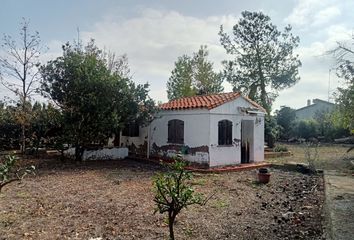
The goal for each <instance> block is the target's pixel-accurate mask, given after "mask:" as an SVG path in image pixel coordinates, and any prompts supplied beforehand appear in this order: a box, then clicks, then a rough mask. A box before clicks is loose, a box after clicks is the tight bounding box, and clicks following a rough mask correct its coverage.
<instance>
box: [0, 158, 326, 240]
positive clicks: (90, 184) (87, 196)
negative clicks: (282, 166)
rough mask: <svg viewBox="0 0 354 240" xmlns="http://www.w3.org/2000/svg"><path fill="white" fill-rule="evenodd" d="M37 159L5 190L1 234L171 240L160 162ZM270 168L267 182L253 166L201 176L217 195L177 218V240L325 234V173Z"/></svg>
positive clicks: (197, 181) (204, 187) (197, 184)
mask: <svg viewBox="0 0 354 240" xmlns="http://www.w3.org/2000/svg"><path fill="white" fill-rule="evenodd" d="M34 163H35V164H36V165H37V166H38V174H37V175H36V176H35V177H30V178H26V179H25V180H24V181H23V182H22V183H21V184H16V183H14V184H12V185H8V186H6V187H5V188H4V189H3V193H2V194H1V195H0V239H90V238H99V237H101V238H102V239H168V227H167V224H166V218H165V216H163V215H160V214H158V213H156V214H154V209H155V206H154V202H153V192H152V190H151V189H152V180H151V178H152V176H153V175H154V174H155V173H156V172H159V171H161V168H160V167H159V166H156V165H152V164H147V163H140V162H135V161H132V160H130V161H129V160H124V161H103V162H89V163H84V164H81V165H79V166H76V165H70V164H65V165H64V166H62V164H61V163H59V162H55V161H54V160H50V161H47V162H45V161H42V160H40V162H38V161H34ZM271 172H272V176H271V182H270V183H269V184H266V185H260V184H258V183H257V182H256V181H255V176H256V174H255V170H252V171H244V172H233V173H223V174H195V177H194V179H193V182H192V184H193V187H194V188H195V189H196V190H197V191H199V192H201V193H203V194H204V195H205V196H211V195H213V197H212V198H211V199H210V200H209V202H208V203H207V204H206V205H205V206H191V207H189V208H188V209H187V210H183V211H182V213H181V214H180V215H178V216H177V222H176V225H175V234H176V239H200V240H201V239H203V240H205V239H324V237H323V236H324V234H323V232H324V231H323V226H324V224H323V219H324V218H323V211H322V208H323V202H324V191H323V178H322V176H308V175H303V174H300V173H294V172H285V171H282V170H276V169H271Z"/></svg>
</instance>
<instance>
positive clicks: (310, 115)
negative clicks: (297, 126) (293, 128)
mask: <svg viewBox="0 0 354 240" xmlns="http://www.w3.org/2000/svg"><path fill="white" fill-rule="evenodd" d="M334 108H335V104H334V103H331V102H327V101H324V100H321V99H317V98H316V99H313V101H312V103H311V100H310V99H309V100H307V106H305V107H302V108H299V109H297V110H295V114H296V118H297V120H310V119H314V118H315V116H316V114H317V113H319V112H332V111H333V110H334Z"/></svg>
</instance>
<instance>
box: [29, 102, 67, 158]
mask: <svg viewBox="0 0 354 240" xmlns="http://www.w3.org/2000/svg"><path fill="white" fill-rule="evenodd" d="M31 116H32V117H31V124H30V126H29V130H28V134H27V136H29V138H30V146H31V147H32V149H34V150H35V151H37V150H38V148H39V147H47V148H48V147H49V148H51V147H54V146H55V140H54V139H55V138H58V137H59V135H61V124H62V122H61V118H62V116H61V113H60V111H59V110H58V109H56V108H55V107H54V106H53V105H52V104H48V105H46V104H40V103H38V102H36V103H35V104H34V105H33V107H32V112H31ZM54 148H55V147H54Z"/></svg>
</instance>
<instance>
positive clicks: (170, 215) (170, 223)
mask: <svg viewBox="0 0 354 240" xmlns="http://www.w3.org/2000/svg"><path fill="white" fill-rule="evenodd" d="M175 218H176V215H175V214H174V213H172V212H168V228H169V230H170V240H175V234H174V232H173V224H174V222H175Z"/></svg>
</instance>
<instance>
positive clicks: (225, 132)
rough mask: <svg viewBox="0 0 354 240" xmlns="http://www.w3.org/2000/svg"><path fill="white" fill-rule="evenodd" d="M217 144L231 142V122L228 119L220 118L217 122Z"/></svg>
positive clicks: (228, 143) (229, 143)
mask: <svg viewBox="0 0 354 240" xmlns="http://www.w3.org/2000/svg"><path fill="white" fill-rule="evenodd" d="M218 144H219V145H231V144H232V122H231V121H229V120H221V121H219V122H218Z"/></svg>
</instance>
